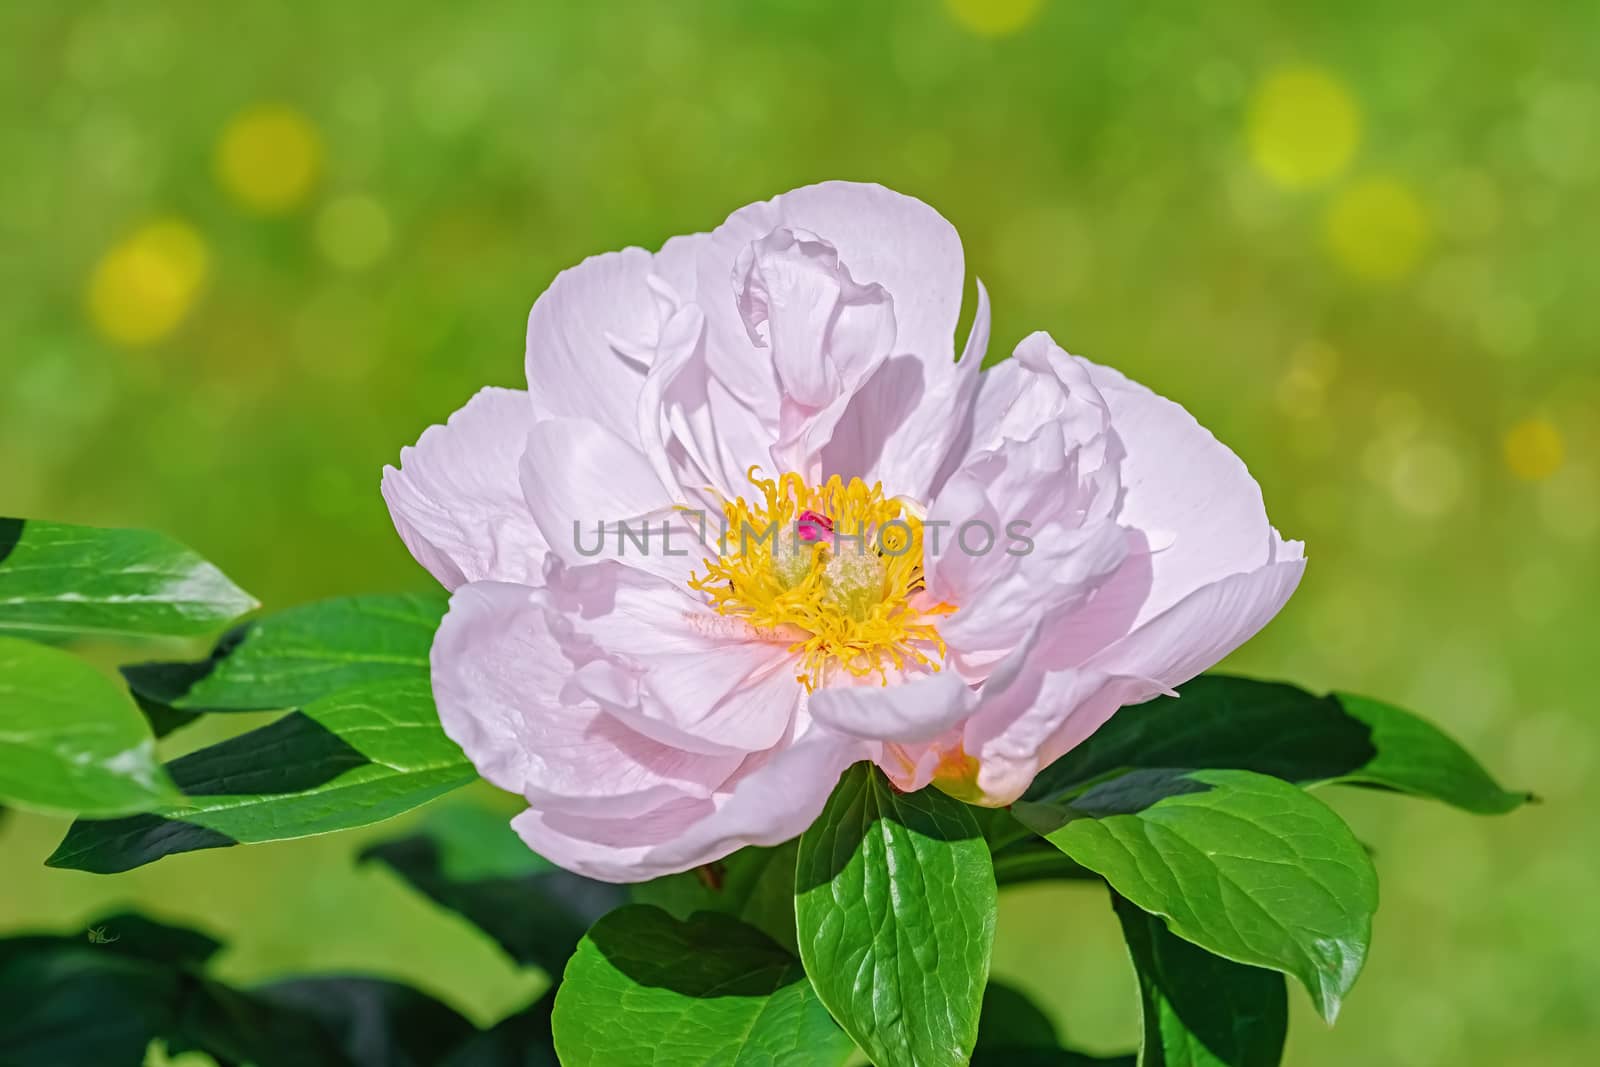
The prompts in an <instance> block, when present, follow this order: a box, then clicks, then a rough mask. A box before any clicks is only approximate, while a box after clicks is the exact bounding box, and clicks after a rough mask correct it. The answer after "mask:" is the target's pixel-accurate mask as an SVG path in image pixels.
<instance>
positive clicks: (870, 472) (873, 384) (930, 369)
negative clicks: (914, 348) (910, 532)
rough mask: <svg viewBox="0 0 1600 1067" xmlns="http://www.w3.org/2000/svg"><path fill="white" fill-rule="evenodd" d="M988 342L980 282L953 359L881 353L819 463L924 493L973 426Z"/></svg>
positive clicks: (903, 491) (927, 495)
mask: <svg viewBox="0 0 1600 1067" xmlns="http://www.w3.org/2000/svg"><path fill="white" fill-rule="evenodd" d="M988 346H989V294H988V291H987V290H985V289H984V287H983V282H981V281H980V282H978V309H977V312H976V314H975V315H974V317H973V320H972V329H971V331H970V332H969V333H968V334H967V345H966V348H965V349H964V350H963V351H962V353H961V359H960V361H959V362H957V363H950V362H948V361H945V360H939V359H923V358H921V357H920V356H914V355H900V356H894V357H892V358H890V359H889V360H887V361H885V362H884V363H883V364H882V365H881V366H880V367H879V368H878V370H877V372H876V373H875V374H873V376H872V377H871V378H870V379H868V381H867V383H866V384H865V385H864V386H862V388H861V389H860V390H859V391H858V392H857V393H856V394H855V396H854V397H852V398H851V400H850V405H849V407H848V408H847V409H846V411H845V413H844V416H843V417H842V418H841V419H840V420H839V423H838V425H837V426H835V427H834V429H833V434H832V436H831V437H830V439H829V440H828V443H827V445H826V446H825V447H824V448H823V451H822V471H823V473H824V474H825V475H828V474H837V475H839V476H840V477H842V478H844V479H846V480H848V479H850V478H852V477H857V478H860V479H861V480H863V481H865V482H866V483H868V484H869V485H870V484H872V483H873V482H882V483H883V485H884V488H885V490H886V491H887V492H888V493H889V494H890V495H893V496H899V495H904V496H908V497H910V498H911V499H913V500H919V501H924V502H926V501H928V500H931V499H932V498H933V497H934V496H935V495H937V493H938V490H939V488H940V487H941V486H942V485H943V478H942V477H941V474H943V475H948V474H949V469H948V468H949V467H950V466H952V465H953V464H952V461H953V460H959V459H960V458H961V456H960V455H959V454H957V453H958V450H959V451H960V452H964V451H965V444H964V443H963V442H964V441H966V440H968V439H970V437H971V434H972V410H973V398H974V396H975V394H976V393H977V389H978V382H979V378H980V375H979V368H980V367H981V366H982V364H983V356H984V352H985V351H986V350H987V349H988Z"/></svg>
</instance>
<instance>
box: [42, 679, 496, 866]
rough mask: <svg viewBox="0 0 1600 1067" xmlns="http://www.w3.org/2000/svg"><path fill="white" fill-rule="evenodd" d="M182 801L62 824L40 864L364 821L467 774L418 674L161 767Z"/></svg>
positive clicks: (79, 862) (139, 860)
mask: <svg viewBox="0 0 1600 1067" xmlns="http://www.w3.org/2000/svg"><path fill="white" fill-rule="evenodd" d="M167 769H168V771H169V772H170V773H171V775H172V778H173V780H174V781H176V782H177V784H178V786H179V787H180V788H181V789H182V790H183V792H184V793H185V794H186V795H187V797H188V799H187V803H186V805H185V806H183V807H169V808H162V809H159V810H157V811H155V812H152V813H149V814H145V815H136V816H133V817H131V818H126V819H113V820H85V819H80V820H78V821H77V822H75V823H73V824H72V828H71V829H70V830H69V831H68V832H67V836H66V838H65V839H64V840H63V841H62V842H61V844H60V846H58V847H57V848H56V851H55V853H54V854H53V855H51V856H50V858H49V859H48V860H47V861H46V863H47V864H48V865H50V866H52V867H69V868H73V869H76V870H85V871H94V872H97V873H101V874H107V873H113V872H116V871H125V870H128V869H130V868H133V867H138V866H140V865H142V864H145V863H150V862H152V861H154V860H157V859H160V858H161V857H162V856H167V855H171V854H173V853H177V852H188V851H192V850H195V849H202V848H217V847H221V846H224V845H232V844H240V843H250V842H260V841H279V840H284V839H286V838H294V837H305V836H308V835H311V834H321V833H328V832H330V831H333V830H344V829H348V828H350V827H352V826H364V825H367V824H368V823H374V822H380V821H382V820H384V819H387V818H390V817H392V816H394V815H398V814H400V813H401V812H403V811H408V810H410V809H411V808H414V807H416V806H417V805H419V804H422V803H425V802H427V801H429V800H432V799H433V798H434V797H437V796H439V795H441V794H443V793H446V792H449V791H450V790H452V789H455V788H457V787H458V786H461V785H465V784H466V783H468V782H470V781H472V780H473V779H474V778H475V777H476V773H475V772H474V771H473V769H472V765H471V764H470V763H468V762H467V761H466V758H465V757H464V756H462V754H461V750H460V749H458V748H457V747H456V746H455V744H454V743H453V742H452V741H450V739H449V738H447V737H445V736H444V733H443V731H442V730H441V729H440V728H439V720H438V718H437V716H436V715H435V713H434V710H433V699H432V696H431V694H430V693H429V690H428V686H427V683H426V682H425V681H422V682H413V681H406V682H383V683H378V684H376V685H370V686H365V687H362V688H359V689H352V690H350V691H348V692H344V693H339V694H336V695H335V696H332V697H328V698H326V699H324V700H320V701H317V702H315V703H313V704H310V705H308V706H307V707H306V709H305V711H304V712H303V713H302V712H293V713H291V714H289V715H286V716H284V717H283V718H281V719H279V720H277V721H276V722H274V723H271V724H270V725H268V726H264V727H262V728H260V729H259V730H252V731H250V732H249V733H246V734H242V735H240V736H238V737H235V738H230V739H229V740H227V741H223V742H221V743H220V744H216V745H212V746H211V747H209V748H204V749H201V750H200V751H198V752H194V753H191V754H190V755H187V756H183V757H181V758H179V759H177V760H174V761H173V762H172V763H171V764H169V765H168V768H167Z"/></svg>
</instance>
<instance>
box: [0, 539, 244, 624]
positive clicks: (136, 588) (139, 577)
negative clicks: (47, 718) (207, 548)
mask: <svg viewBox="0 0 1600 1067" xmlns="http://www.w3.org/2000/svg"><path fill="white" fill-rule="evenodd" d="M255 607H256V602H255V600H254V599H253V598H252V597H251V596H250V595H249V594H248V593H246V592H245V591H244V590H242V589H240V588H239V587H238V586H236V585H234V584H233V582H231V581H229V580H228V577H227V576H226V575H225V574H223V573H222V572H221V571H219V570H218V569H217V568H216V567H214V566H212V565H211V564H210V563H207V562H206V561H205V560H203V559H201V558H200V557H199V556H198V555H196V554H195V553H194V552H192V551H190V550H189V549H187V548H185V547H184V546H183V545H180V544H179V543H178V542H176V541H174V540H172V539H171V538H169V537H167V536H165V535H164V534H159V533H154V532H152V531H150V530H113V529H101V528H98V527H94V526H68V525H66V524H63V523H56V522H39V521H37V520H34V519H26V520H24V519H0V633H4V632H7V631H10V632H13V633H24V634H30V635H31V634H42V635H51V634H55V635H61V636H64V637H72V636H77V635H80V634H118V635H134V636H142V635H171V636H179V637H183V636H192V635H199V634H208V633H214V632H215V631H217V630H219V629H221V628H222V627H223V626H225V625H227V624H228V623H230V622H232V621H233V620H234V619H237V618H238V617H239V616H240V615H243V614H244V613H245V612H247V611H250V610H252V609H253V608H255Z"/></svg>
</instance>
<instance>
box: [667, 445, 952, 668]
mask: <svg viewBox="0 0 1600 1067" xmlns="http://www.w3.org/2000/svg"><path fill="white" fill-rule="evenodd" d="M749 478H750V483H751V484H752V485H754V486H755V487H756V489H757V490H759V491H760V494H761V499H759V500H756V501H754V502H752V501H747V500H746V499H745V498H744V497H742V496H741V497H739V498H738V499H736V500H732V501H727V502H724V504H723V505H722V517H723V523H724V525H723V529H722V531H721V536H720V538H719V539H718V542H717V549H718V551H719V553H720V555H719V556H717V557H716V558H715V559H712V558H710V557H708V558H707V559H706V560H705V574H704V575H703V576H702V575H699V574H696V575H694V576H692V577H691V578H690V579H689V586H690V588H692V589H696V590H698V591H699V592H701V593H704V594H705V596H706V597H707V599H708V600H709V601H710V603H711V606H712V608H714V609H715V610H716V611H717V613H718V614H720V615H727V616H731V617H733V618H737V619H740V620H742V621H744V622H745V623H747V624H749V625H750V626H751V627H753V628H754V629H756V630H757V631H759V632H761V633H762V634H763V635H767V636H771V637H774V638H779V639H788V640H790V641H791V642H792V643H791V644H790V646H789V650H790V651H791V652H794V653H796V654H797V655H798V656H799V657H800V665H799V671H798V673H797V675H796V677H797V679H798V680H799V681H800V682H801V683H802V684H803V685H805V687H806V688H807V689H808V690H809V689H815V688H816V687H817V686H819V685H823V684H825V683H826V682H827V681H828V680H829V676H830V675H831V674H832V673H833V672H834V671H836V670H841V669H842V670H844V671H848V672H849V673H850V674H852V675H854V676H856V677H865V676H867V675H871V674H877V675H878V676H879V678H880V679H882V682H883V684H885V685H887V684H888V682H889V670H890V668H891V667H892V668H894V669H895V670H896V671H900V670H904V669H905V668H907V667H908V666H921V667H927V668H931V669H933V670H935V671H937V670H939V668H940V664H941V662H942V661H943V659H944V654H945V645H944V640H943V639H942V638H941V637H940V636H939V629H938V626H937V625H936V624H935V620H936V619H937V617H938V616H940V615H949V614H950V613H952V612H953V611H955V610H956V609H955V608H954V607H952V606H951V605H949V604H932V603H929V598H928V596H927V593H926V591H925V589H924V586H923V578H922V521H921V520H920V519H919V518H918V517H917V516H915V515H913V514H911V513H910V512H909V511H907V510H906V508H905V506H904V505H903V504H902V503H901V502H900V501H898V500H892V499H887V498H885V497H884V495H883V486H882V485H877V484H875V485H873V486H871V487H868V486H867V484H866V483H865V482H863V481H862V480H861V479H860V478H852V479H850V481H849V483H848V484H847V483H845V482H844V481H843V480H842V479H840V478H839V476H838V475H834V476H833V477H831V478H829V479H828V480H827V481H826V482H825V483H823V484H822V485H820V486H816V487H812V486H808V485H806V483H805V481H804V479H802V478H801V477H800V476H799V475H798V474H785V475H784V476H783V477H781V478H779V479H777V480H772V479H767V478H761V477H758V472H757V470H756V468H754V467H752V468H751V469H750V471H749Z"/></svg>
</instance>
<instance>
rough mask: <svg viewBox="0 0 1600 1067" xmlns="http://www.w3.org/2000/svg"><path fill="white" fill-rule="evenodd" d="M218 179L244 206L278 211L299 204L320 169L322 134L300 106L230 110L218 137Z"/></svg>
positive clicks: (254, 209)
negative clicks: (232, 112)
mask: <svg viewBox="0 0 1600 1067" xmlns="http://www.w3.org/2000/svg"><path fill="white" fill-rule="evenodd" d="M216 170H217V181H218V182H219V183H221V185H222V188H223V189H225V190H226V191H227V193H228V195H230V196H232V197H233V198H234V200H236V201H238V202H239V204H240V205H241V206H243V207H245V208H246V209H248V210H250V211H254V212H258V213H260V214H263V215H279V214H283V213H284V212H287V211H292V210H294V208H295V207H297V206H298V205H299V204H301V203H302V202H303V201H304V200H305V198H306V197H307V195H309V194H310V192H311V189H312V187H313V186H314V185H315V184H316V181H317V175H318V174H319V173H320V172H321V170H322V138H321V137H320V136H318V134H317V129H316V127H315V126H313V125H312V124H311V120H310V119H307V118H306V117H305V116H304V115H302V114H301V113H300V112H298V111H295V110H293V109H292V108H287V107H282V106H279V105H275V104H273V105H265V106H262V107H255V108H250V109H249V110H247V111H242V112H240V113H239V114H238V115H235V116H234V117H233V119H232V120H231V121H230V122H229V123H228V125H227V127H226V128H225V129H224V130H223V131H222V138H221V139H220V140H219V141H218V142H217V155H216Z"/></svg>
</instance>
